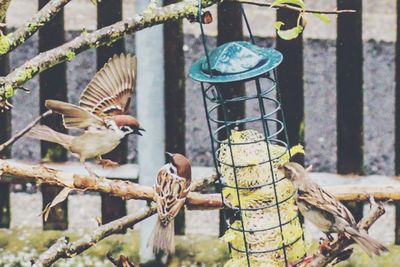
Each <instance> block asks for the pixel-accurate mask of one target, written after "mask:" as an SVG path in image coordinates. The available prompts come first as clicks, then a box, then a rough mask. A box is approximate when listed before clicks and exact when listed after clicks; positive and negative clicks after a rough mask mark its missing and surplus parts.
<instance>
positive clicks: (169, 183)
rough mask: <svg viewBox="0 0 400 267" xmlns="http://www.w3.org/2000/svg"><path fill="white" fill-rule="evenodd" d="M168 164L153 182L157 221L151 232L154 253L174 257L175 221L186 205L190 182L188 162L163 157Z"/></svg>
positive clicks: (169, 155) (178, 157) (180, 158)
mask: <svg viewBox="0 0 400 267" xmlns="http://www.w3.org/2000/svg"><path fill="white" fill-rule="evenodd" d="M166 154H167V158H168V161H169V163H167V164H165V165H164V166H162V167H161V169H160V170H159V172H158V175H157V178H156V185H155V195H154V200H155V202H156V203H157V212H158V220H157V224H156V226H155V229H154V232H153V240H152V245H153V251H154V252H155V253H158V252H161V251H163V252H165V253H167V254H168V253H173V252H174V251H175V244H174V234H175V231H174V218H175V217H176V215H177V214H178V212H179V210H180V209H181V208H182V207H183V205H184V204H185V201H186V196H187V194H188V193H189V190H190V183H191V180H192V170H191V166H190V162H189V160H188V159H187V158H186V157H185V156H183V155H181V154H171V153H168V152H167V153H166Z"/></svg>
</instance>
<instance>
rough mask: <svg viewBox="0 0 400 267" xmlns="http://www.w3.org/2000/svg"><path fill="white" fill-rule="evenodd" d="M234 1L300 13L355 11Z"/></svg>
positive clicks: (244, 0) (246, 0)
mask: <svg viewBox="0 0 400 267" xmlns="http://www.w3.org/2000/svg"><path fill="white" fill-rule="evenodd" d="M236 2H240V3H242V4H248V5H255V6H264V7H271V8H275V9H280V8H283V9H289V10H293V11H296V12H300V13H316V14H331V15H335V14H336V15H337V14H342V13H354V12H356V11H355V10H352V9H342V10H318V9H307V8H301V7H296V6H292V5H287V4H280V5H272V3H265V2H260V1H250V0H236Z"/></svg>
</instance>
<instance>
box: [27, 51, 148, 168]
mask: <svg viewBox="0 0 400 267" xmlns="http://www.w3.org/2000/svg"><path fill="white" fill-rule="evenodd" d="M136 65H137V64H136V57H132V56H130V55H124V54H121V55H114V56H113V57H112V58H110V59H109V60H108V62H107V63H106V64H105V65H104V67H103V68H102V69H101V70H99V71H98V72H97V73H96V74H95V76H94V77H93V79H92V80H91V81H90V82H89V84H88V85H87V87H86V88H85V90H84V91H83V93H82V95H81V96H80V100H79V106H77V105H73V104H70V103H66V102H62V101H58V100H46V102H45V106H46V107H47V108H48V109H50V110H52V111H53V112H55V113H59V114H61V115H62V120H63V125H64V126H65V128H76V129H83V130H84V133H83V134H82V135H79V136H70V135H66V134H62V133H59V132H56V131H54V130H52V129H50V128H49V127H47V126H43V125H40V126H35V127H34V128H32V129H31V130H30V131H29V132H28V136H29V137H32V138H35V139H40V140H45V141H49V142H53V143H58V144H60V145H62V146H63V147H65V148H66V149H67V150H69V151H71V152H72V153H73V154H74V155H76V156H77V157H78V158H79V159H80V162H82V163H83V164H84V165H85V167H86V169H87V170H88V172H89V173H90V174H91V175H92V174H93V172H92V171H91V170H90V169H89V168H88V166H87V165H86V164H85V161H86V159H89V158H97V159H98V160H99V161H100V163H102V164H103V165H107V164H109V165H113V164H115V163H114V162H112V161H109V160H103V159H102V158H101V156H102V155H104V154H106V153H108V152H110V151H112V150H113V149H114V148H116V147H117V146H118V145H119V144H120V142H121V140H122V139H123V138H124V137H125V136H127V135H129V134H132V133H133V134H137V135H142V133H141V131H144V129H143V128H141V127H140V124H139V121H138V120H137V119H136V118H134V117H132V116H130V115H127V114H126V113H127V110H128V107H129V103H130V101H131V98H132V94H133V90H134V86H135V80H136Z"/></svg>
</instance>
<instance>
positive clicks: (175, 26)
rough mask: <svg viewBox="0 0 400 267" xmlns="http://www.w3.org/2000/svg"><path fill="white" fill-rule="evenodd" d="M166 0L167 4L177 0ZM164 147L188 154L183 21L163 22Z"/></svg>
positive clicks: (178, 229)
mask: <svg viewBox="0 0 400 267" xmlns="http://www.w3.org/2000/svg"><path fill="white" fill-rule="evenodd" d="M177 2H180V1H177V0H164V5H169V4H173V3H177ZM164 60H165V64H164V68H165V88H164V90H165V110H166V112H165V124H166V125H168V127H165V138H166V141H165V150H166V151H168V152H172V153H181V154H183V155H185V154H186V153H185V152H186V149H185V121H186V116H185V56H184V53H183V28H182V21H181V20H178V21H173V22H167V23H165V24H164ZM175 234H177V235H183V234H185V210H184V209H182V210H181V211H180V212H179V214H178V215H177V216H176V218H175Z"/></svg>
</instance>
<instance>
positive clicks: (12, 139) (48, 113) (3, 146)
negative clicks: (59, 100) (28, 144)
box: [0, 110, 52, 152]
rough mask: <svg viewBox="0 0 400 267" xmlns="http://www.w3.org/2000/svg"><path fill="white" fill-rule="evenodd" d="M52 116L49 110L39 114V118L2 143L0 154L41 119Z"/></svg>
mask: <svg viewBox="0 0 400 267" xmlns="http://www.w3.org/2000/svg"><path fill="white" fill-rule="evenodd" d="M50 114H52V111H51V110H48V111H46V112H45V113H43V114H41V115H40V116H39V117H37V118H36V119H35V120H33V121H32V122H31V123H29V124H28V125H27V126H26V127H25V128H24V129H22V130H21V131H19V132H18V133H16V134H15V135H13V136H12V137H11V138H10V139H9V140H7V141H6V142H4V143H3V144H1V145H0V152H2V151H3V150H4V149H6V148H7V147H9V146H10V145H12V144H14V143H15V142H16V141H17V140H18V139H20V138H21V137H22V136H23V135H24V134H26V133H27V132H28V131H29V130H30V129H32V128H33V127H34V126H35V125H36V124H38V123H39V122H40V121H41V120H42V119H43V118H45V117H47V116H49V115H50Z"/></svg>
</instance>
